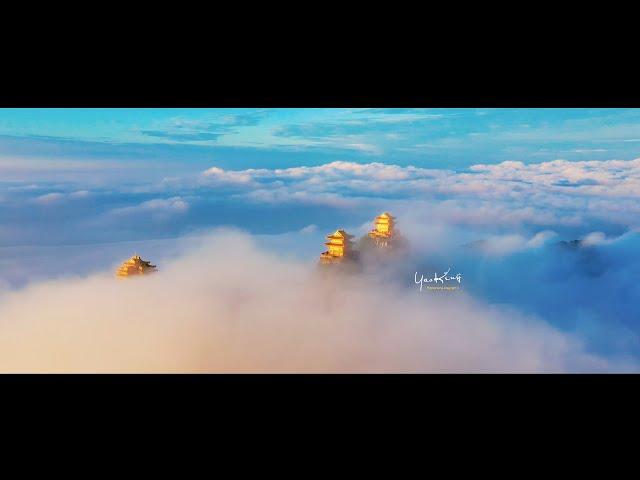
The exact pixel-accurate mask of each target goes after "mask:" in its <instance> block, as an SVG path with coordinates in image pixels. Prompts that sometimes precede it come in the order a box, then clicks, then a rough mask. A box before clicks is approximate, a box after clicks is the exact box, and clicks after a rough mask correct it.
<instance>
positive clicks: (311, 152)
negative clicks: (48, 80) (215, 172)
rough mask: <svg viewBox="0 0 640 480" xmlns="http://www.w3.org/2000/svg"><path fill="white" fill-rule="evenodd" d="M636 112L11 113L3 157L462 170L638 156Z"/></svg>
mask: <svg viewBox="0 0 640 480" xmlns="http://www.w3.org/2000/svg"><path fill="white" fill-rule="evenodd" d="M639 152H640V112H639V111H638V110H637V109H374V108H372V109H2V110H0V154H3V155H5V156H7V155H12V154H20V155H23V156H29V157H33V158H39V159H47V158H58V159H60V158H68V159H79V158H81V159H83V160H85V161H88V160H96V159H103V160H104V159H109V160H113V161H121V162H126V161H131V160H132V159H134V158H135V159H137V160H139V161H141V160H149V159H153V160H155V161H156V162H160V163H162V165H163V166H164V168H165V169H166V170H167V171H170V170H176V171H182V170H184V169H186V168H188V167H189V166H194V167H198V168H199V167H200V166H201V165H202V164H204V163H206V162H209V163H212V164H218V165H219V166H221V167H223V168H227V169H242V168H256V167H265V168H273V167H288V166H294V165H319V164H322V163H326V162H328V161H332V160H348V161H355V162H370V161H381V162H388V163H395V164H398V165H407V164H412V165H416V166H421V167H437V168H453V169H461V168H465V167H468V166H470V165H473V164H476V163H498V162H501V161H505V160H519V161H523V162H526V163H538V162H544V161H549V160H555V159H566V160H602V159H613V158H615V159H627V160H629V159H633V158H636V157H638V156H640V153H639Z"/></svg>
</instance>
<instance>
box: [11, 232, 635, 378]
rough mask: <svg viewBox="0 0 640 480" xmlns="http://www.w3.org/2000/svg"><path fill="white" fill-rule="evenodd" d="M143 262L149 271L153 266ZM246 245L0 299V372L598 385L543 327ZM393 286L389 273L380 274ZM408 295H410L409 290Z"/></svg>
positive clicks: (588, 358) (466, 299) (194, 249)
mask: <svg viewBox="0 0 640 480" xmlns="http://www.w3.org/2000/svg"><path fill="white" fill-rule="evenodd" d="M152 260H153V259H152ZM315 260H316V259H315V258H314V259H307V260H305V261H302V260H299V259H295V258H292V257H289V256H287V255H283V254H282V252H279V251H278V250H277V249H274V248H270V249H265V248H263V246H261V244H259V243H257V241H256V238H254V237H251V236H250V235H248V234H245V233H242V232H237V231H229V230H216V231H214V232H212V233H210V234H209V235H207V236H204V237H200V238H198V239H189V240H185V241H184V242H183V243H182V245H181V248H180V253H178V254H177V255H175V256H174V257H173V259H172V260H170V261H166V262H165V263H163V264H161V265H159V272H158V273H157V274H154V275H151V276H146V277H142V278H133V279H126V280H116V279H115V278H114V277H113V273H112V271H111V270H106V269H105V270H104V271H102V272H100V273H95V274H89V275H86V276H77V277H72V278H63V279H53V280H48V281H41V282H34V283H30V284H29V285H27V286H26V287H25V288H22V289H18V290H4V291H1V293H0V370H1V371H3V372H113V373H119V372H142V373H145V372H163V373H164V372H166V373H170V372H203V373H204V372H265V373H266V372H284V373H295V372H318V373H321V372H567V371H570V372H603V371H630V370H634V369H635V366H634V364H633V363H631V362H625V361H615V362H614V361H612V360H611V359H606V358H604V357H602V356H598V355H594V354H592V353H590V352H589V351H587V349H586V348H585V345H584V344H583V343H582V341H581V340H580V339H579V338H578V337H576V336H574V335H570V334H567V333H563V332H561V331H560V330H558V329H556V328H554V327H552V326H551V325H549V324H548V323H547V322H545V321H544V320H543V319H542V318H541V317H538V316H536V315H529V314H523V313H521V312H519V311H517V310H516V309H515V308H513V307H509V306H496V305H489V304H487V303H485V302H483V301H481V300H479V299H477V298H474V297H472V296H471V295H470V294H468V293H467V292H465V291H459V292H453V293H451V294H443V295H433V294H427V293H425V292H419V290H418V289H417V288H411V287H409V286H408V285H407V284H406V283H405V284H403V283H402V282H397V281H395V280H394V279H393V278H388V277H387V273H385V271H384V270H381V271H380V272H378V273H377V274H372V273H371V272H369V273H368V274H366V275H336V274H331V273H332V272H325V274H320V273H319V271H318V270H317V268H316V265H315ZM389 275H390V274H389ZM413 287H417V286H415V285H414V286H413Z"/></svg>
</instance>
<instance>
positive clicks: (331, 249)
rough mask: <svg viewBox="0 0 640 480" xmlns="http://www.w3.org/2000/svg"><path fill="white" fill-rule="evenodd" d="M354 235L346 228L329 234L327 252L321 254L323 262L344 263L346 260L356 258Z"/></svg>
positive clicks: (326, 243) (321, 261)
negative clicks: (346, 230)
mask: <svg viewBox="0 0 640 480" xmlns="http://www.w3.org/2000/svg"><path fill="white" fill-rule="evenodd" d="M352 238H353V235H349V234H348V233H347V232H345V231H344V230H336V231H335V232H334V233H331V234H329V235H327V240H328V241H327V242H325V245H326V246H327V247H328V250H327V251H326V252H322V253H321V254H320V263H321V264H324V265H326V264H331V263H342V262H343V261H345V260H351V259H353V258H354V254H355V250H354V248H353V242H352V241H351V239H352Z"/></svg>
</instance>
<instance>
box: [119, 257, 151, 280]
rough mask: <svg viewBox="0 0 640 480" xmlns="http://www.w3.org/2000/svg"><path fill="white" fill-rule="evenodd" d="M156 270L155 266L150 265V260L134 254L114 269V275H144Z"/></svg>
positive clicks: (122, 276) (121, 276)
mask: <svg viewBox="0 0 640 480" xmlns="http://www.w3.org/2000/svg"><path fill="white" fill-rule="evenodd" d="M156 271H157V270H156V266H155V265H151V262H147V261H146V260H142V258H140V256H139V255H134V256H133V257H131V258H130V259H129V260H127V261H126V262H124V263H123V264H122V265H120V268H118V270H117V271H116V276H117V277H120V278H124V277H130V276H135V275H146V274H149V273H153V272H156Z"/></svg>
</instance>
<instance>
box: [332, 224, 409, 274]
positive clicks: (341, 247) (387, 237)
mask: <svg viewBox="0 0 640 480" xmlns="http://www.w3.org/2000/svg"><path fill="white" fill-rule="evenodd" d="M353 238H354V236H353V235H349V234H348V233H347V232H345V231H344V230H342V229H340V230H336V231H335V232H334V233H331V234H329V235H327V240H328V241H327V242H325V245H326V246H327V247H328V249H327V251H326V252H322V253H321V254H320V265H331V264H347V263H357V261H358V260H359V257H360V252H361V251H364V250H367V249H369V248H370V247H374V248H375V249H383V250H396V249H397V248H398V247H400V246H401V245H402V244H403V239H402V237H401V236H400V233H399V232H398V231H397V229H396V228H395V217H394V216H392V215H391V214H390V213H387V212H384V213H383V214H381V215H378V216H377V217H376V218H375V220H374V228H373V230H371V231H370V232H369V233H368V234H367V235H366V236H365V237H363V238H362V239H361V240H360V241H359V246H358V248H356V247H355V245H354V243H353Z"/></svg>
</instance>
